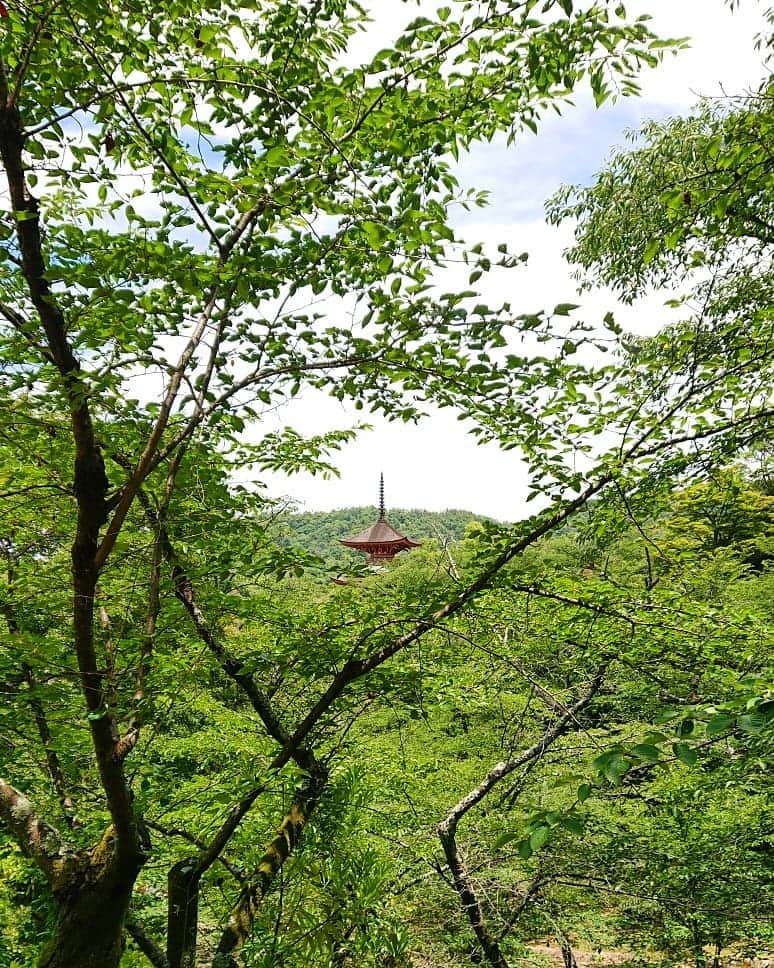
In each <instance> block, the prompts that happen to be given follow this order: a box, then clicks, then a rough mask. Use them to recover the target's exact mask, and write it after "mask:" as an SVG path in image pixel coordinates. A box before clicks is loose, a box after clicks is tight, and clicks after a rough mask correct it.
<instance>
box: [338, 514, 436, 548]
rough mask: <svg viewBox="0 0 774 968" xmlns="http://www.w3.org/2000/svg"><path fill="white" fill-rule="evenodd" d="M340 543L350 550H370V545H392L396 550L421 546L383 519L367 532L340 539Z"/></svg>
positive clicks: (367, 529) (418, 542) (366, 530)
mask: <svg viewBox="0 0 774 968" xmlns="http://www.w3.org/2000/svg"><path fill="white" fill-rule="evenodd" d="M339 541H340V543H341V544H343V545H346V546H347V547H348V548H368V547H369V546H370V545H392V546H393V547H395V548H396V549H398V548H418V547H419V546H420V544H421V542H420V541H413V540H412V539H411V538H407V537H406V536H405V534H400V533H399V532H397V531H396V530H395V528H393V526H392V525H391V524H390V523H389V521H387V520H386V518H383V517H380V518H379V520H378V521H376V523H375V524H372V525H371V527H370V528H366V529H365V531H361V532H360V533H359V534H356V535H355V536H354V537H352V538H340V539H339Z"/></svg>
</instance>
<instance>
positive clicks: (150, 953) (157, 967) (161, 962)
mask: <svg viewBox="0 0 774 968" xmlns="http://www.w3.org/2000/svg"><path fill="white" fill-rule="evenodd" d="M124 927H125V928H126V933H127V934H128V935H129V937H130V938H131V939H132V941H134V943H135V944H136V945H137V947H138V948H139V949H140V951H141V952H142V953H143V954H144V955H145V957H146V958H147V959H148V961H149V962H150V963H151V964H152V965H153V968H170V966H169V962H168V961H167V956H166V955H165V954H164V952H163V951H162V950H161V948H160V947H159V946H158V944H157V943H156V942H155V941H154V940H153V938H151V936H150V935H149V934H148V932H147V930H146V928H145V925H143V924H141V923H140V922H139V921H138V920H137V918H136V917H135V916H134V914H131V913H130V914H129V915H128V916H127V918H126V921H125V922H124Z"/></svg>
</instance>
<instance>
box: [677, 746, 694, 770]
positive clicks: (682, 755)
mask: <svg viewBox="0 0 774 968" xmlns="http://www.w3.org/2000/svg"><path fill="white" fill-rule="evenodd" d="M672 752H673V753H674V754H675V756H676V757H677V759H678V760H680V762H681V763H685V765H686V766H693V765H694V764H695V763H696V761H697V760H698V756H697V755H696V751H695V750H694V749H692V747H690V746H688V745H687V744H686V743H672Z"/></svg>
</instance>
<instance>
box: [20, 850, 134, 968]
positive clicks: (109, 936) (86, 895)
mask: <svg viewBox="0 0 774 968" xmlns="http://www.w3.org/2000/svg"><path fill="white" fill-rule="evenodd" d="M106 840H107V838H103V841H102V843H101V844H100V845H99V846H98V847H97V848H96V849H95V850H94V852H93V853H92V854H91V855H90V857H89V860H88V862H87V864H85V865H82V864H78V863H77V862H76V864H75V865H74V866H75V869H74V870H72V872H71V873H70V874H69V875H68V876H67V877H66V880H65V881H64V884H63V885H62V886H61V887H60V888H58V889H57V890H56V894H55V896H56V902H57V907H58V914H57V922H56V927H55V928H54V932H53V937H52V939H51V941H50V942H49V943H48V944H47V945H46V947H45V948H44V950H43V952H42V954H41V956H40V961H39V962H38V968H118V964H119V962H120V960H121V954H122V952H123V934H124V921H125V919H126V915H127V912H128V910H129V902H130V900H131V897H132V891H133V888H134V882H135V880H136V879H137V875H138V873H139V871H140V867H141V866H142V864H141V859H140V858H139V857H138V858H137V860H136V861H135V862H131V861H126V860H125V861H123V862H120V861H118V860H117V859H116V857H115V855H114V854H113V853H112V845H111V844H110V843H107V844H106ZM105 854H107V855H108V856H105Z"/></svg>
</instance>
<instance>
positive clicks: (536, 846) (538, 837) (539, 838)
mask: <svg viewBox="0 0 774 968" xmlns="http://www.w3.org/2000/svg"><path fill="white" fill-rule="evenodd" d="M550 835H551V830H550V828H549V827H538V828H537V830H534V831H533V832H532V833H531V834H530V835H529V846H530V848H531V849H532V851H533V852H534V851H538V850H540V848H541V847H543V846H544V845H545V844H546V843H547V841H548V838H549V836H550Z"/></svg>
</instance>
